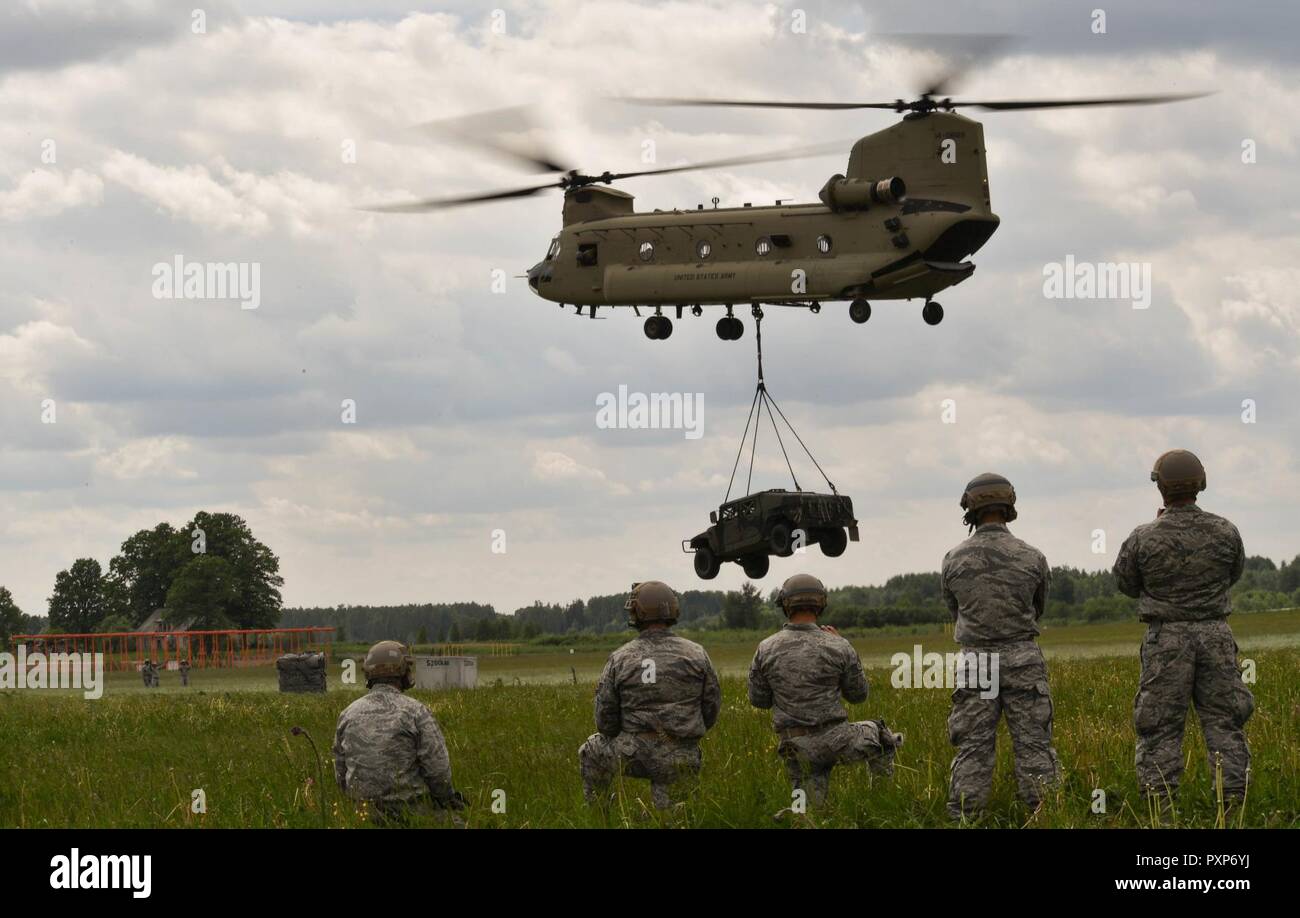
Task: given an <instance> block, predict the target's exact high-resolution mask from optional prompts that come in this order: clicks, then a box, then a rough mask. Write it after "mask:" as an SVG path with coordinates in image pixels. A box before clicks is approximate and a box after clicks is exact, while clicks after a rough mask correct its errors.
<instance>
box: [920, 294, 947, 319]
mask: <svg viewBox="0 0 1300 918" xmlns="http://www.w3.org/2000/svg"><path fill="white" fill-rule="evenodd" d="M921 318H922V319H924V320H925V324H926V325H938V324H939V323H940V322H942V321H943V307H942V306H940V305H939V304H938V303H936V302H934V301H933V300H931V301H930V302H928V303H926V304H925V306H924V307H923V308H922V309H921Z"/></svg>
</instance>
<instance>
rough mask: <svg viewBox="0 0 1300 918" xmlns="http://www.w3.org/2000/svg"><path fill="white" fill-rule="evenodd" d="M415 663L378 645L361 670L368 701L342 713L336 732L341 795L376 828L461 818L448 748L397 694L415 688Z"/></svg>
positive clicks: (429, 717) (412, 703)
mask: <svg viewBox="0 0 1300 918" xmlns="http://www.w3.org/2000/svg"><path fill="white" fill-rule="evenodd" d="M414 665H415V660H414V658H412V656H411V655H410V654H409V653H408V652H407V650H406V648H405V647H404V646H403V645H401V644H399V643H398V642H397V641H380V642H379V643H378V644H376V645H375V646H374V647H371V648H370V652H369V653H367V654H366V659H365V662H364V663H363V664H362V669H363V670H364V671H365V674H366V688H368V689H370V691H369V692H368V693H366V694H365V695H363V696H361V697H360V698H358V699H357V700H356V701H354V702H352V704H350V705H348V706H347V707H346V708H344V710H343V713H342V714H340V715H339V722H338V728H337V729H336V730H335V732H334V778H335V780H336V781H337V782H338V785H339V790H341V791H343V793H345V794H347V796H348V797H350V798H351V799H353V800H355V801H358V802H364V803H366V804H367V805H368V806H369V807H371V808H372V809H373V810H374V817H375V819H376V821H377V822H379V823H381V824H387V825H403V824H405V823H406V822H407V821H408V820H409V818H410V817H411V816H412V815H415V814H416V813H420V812H433V811H435V810H438V811H443V810H460V809H464V807H465V798H464V797H463V796H461V794H460V792H459V791H458V790H456V789H455V788H454V787H453V786H452V783H451V762H450V760H449V758H448V756H447V744H446V742H445V741H444V740H443V737H442V731H441V730H439V729H438V722H437V721H436V720H434V718H433V714H432V713H431V712H430V711H429V709H428V708H426V707H425V706H424V705H423V704H421V703H420V702H418V701H416V700H415V699H414V698H410V697H407V696H406V695H403V694H402V693H403V692H405V691H406V690H407V689H409V688H411V687H412V686H414V685H415V682H414V680H413V679H412V676H411V672H412V669H413V667H414Z"/></svg>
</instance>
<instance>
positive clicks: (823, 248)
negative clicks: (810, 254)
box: [817, 236, 831, 255]
mask: <svg viewBox="0 0 1300 918" xmlns="http://www.w3.org/2000/svg"><path fill="white" fill-rule="evenodd" d="M817 251H819V252H821V253H822V254H823V255H829V254H830V253H831V237H830V236H818V237H817Z"/></svg>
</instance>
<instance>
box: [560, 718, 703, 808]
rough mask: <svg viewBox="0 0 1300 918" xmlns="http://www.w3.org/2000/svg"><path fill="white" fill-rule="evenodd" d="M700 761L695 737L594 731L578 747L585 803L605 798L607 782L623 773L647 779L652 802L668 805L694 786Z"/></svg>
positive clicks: (658, 805)
mask: <svg viewBox="0 0 1300 918" xmlns="http://www.w3.org/2000/svg"><path fill="white" fill-rule="evenodd" d="M701 762H702V758H701V755H700V745H699V741H698V740H694V739H676V738H673V737H668V736H663V737H660V736H647V735H643V734H637V733H620V734H619V735H618V736H616V737H614V738H613V739H610V738H609V737H607V736H604V735H603V734H600V733H593V734H592V735H591V736H589V737H587V741H586V742H585V743H583V744H582V746H581V747H580V748H579V749H578V767H579V768H580V769H581V771H582V790H583V794H585V795H586V798H587V802H588V803H597V802H604V801H605V800H607V799H608V796H609V785H610V783H611V782H612V781H613V780H614V778H615V777H617V776H618V775H620V774H622V775H625V776H627V777H629V778H646V779H648V780H649V781H650V793H651V797H652V799H653V800H654V805H655V806H656V807H658V808H660V809H667V808H668V807H670V806H672V805H673V802H674V800H677V799H681V798H682V797H684V796H686V795H687V794H689V793H690V791H691V790H693V789H694V787H695V784H696V779H697V778H698V777H699V773H700V765H701Z"/></svg>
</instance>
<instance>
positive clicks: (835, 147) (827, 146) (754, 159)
mask: <svg viewBox="0 0 1300 918" xmlns="http://www.w3.org/2000/svg"><path fill="white" fill-rule="evenodd" d="M852 145H853V141H851V140H843V141H837V142H835V143H824V144H818V145H817V146H813V147H800V148H797V149H793V150H781V151H776V152H772V153H755V154H753V155H750V156H732V157H728V158H726V159H711V160H707V161H705V162H702V163H690V164H688V165H685V166H665V167H664V168H662V169H646V170H643V171H641V172H617V173H614V174H612V175H610V176H609V179H610V181H614V180H617V179H627V178H637V177H639V176H643V175H668V174H670V173H673V172H693V171H695V170H697V169H725V168H727V167H728V166H748V165H753V164H755V163H774V162H779V161H781V160H786V159H804V158H805V157H812V156H827V155H829V154H832V153H841V154H842V153H844V152H845V151H846V150H848V149H849V148H850V147H851V146H852ZM602 180H603V177H602Z"/></svg>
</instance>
